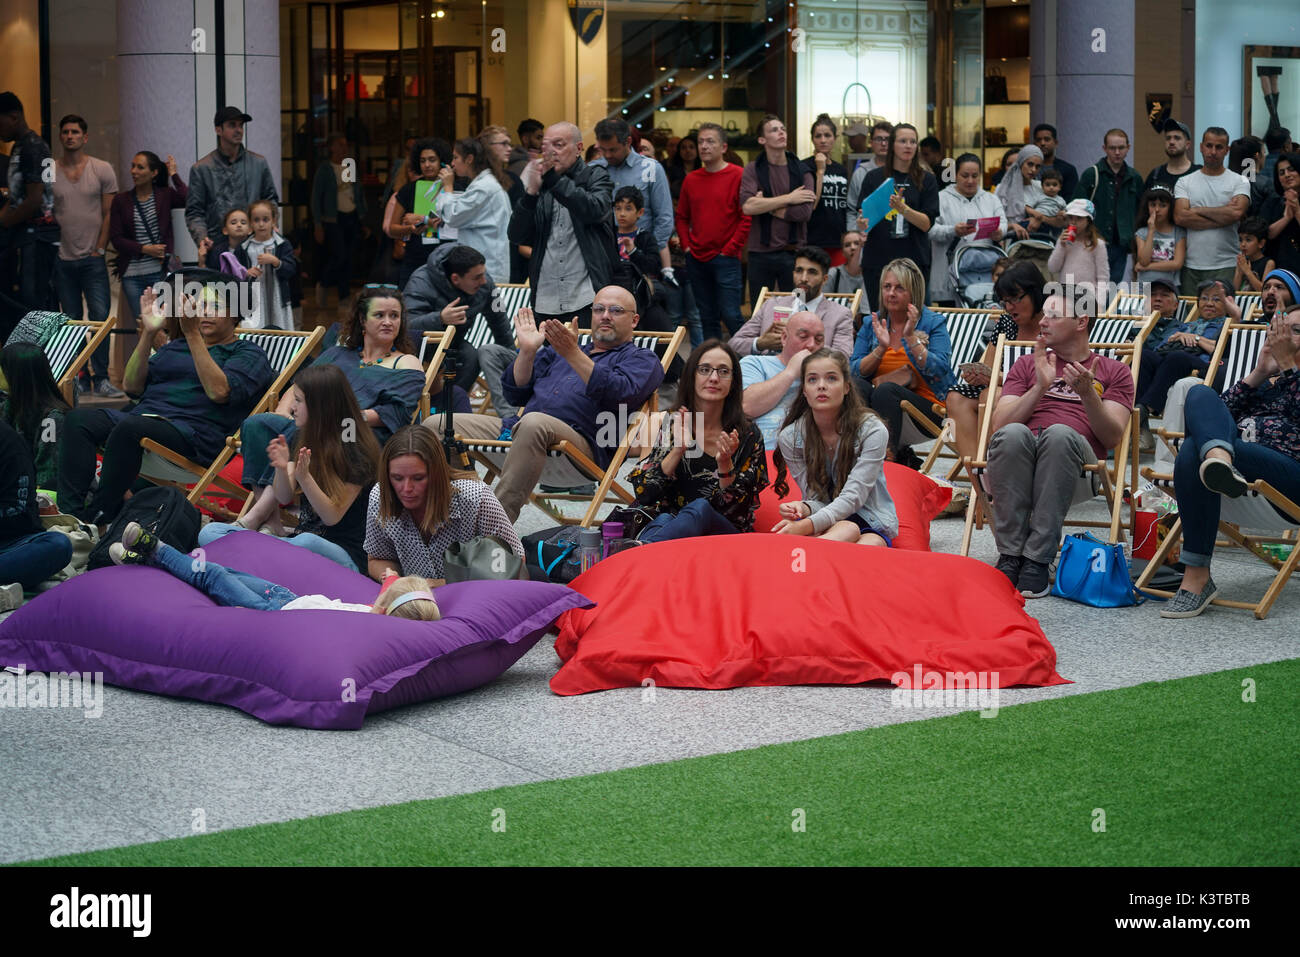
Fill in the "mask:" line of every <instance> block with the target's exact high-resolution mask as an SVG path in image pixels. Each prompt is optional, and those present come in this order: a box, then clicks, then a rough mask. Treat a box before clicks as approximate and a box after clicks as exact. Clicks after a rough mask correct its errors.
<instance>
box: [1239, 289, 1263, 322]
mask: <svg viewBox="0 0 1300 957" xmlns="http://www.w3.org/2000/svg"><path fill="white" fill-rule="evenodd" d="M1263 299H1264V297H1263V295H1261V294H1260V293H1257V292H1255V293H1246V294H1244V295H1243V294H1242V293H1237V294H1236V300H1237V305H1238V306H1240V307H1241V321H1242V322H1259V321H1261V320H1260V318H1259V316H1256V315H1253V313H1254V312H1255V311H1256V310H1258V311H1259V313H1260V315H1263V312H1264V307H1263Z"/></svg>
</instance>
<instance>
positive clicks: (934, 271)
mask: <svg viewBox="0 0 1300 957" xmlns="http://www.w3.org/2000/svg"><path fill="white" fill-rule="evenodd" d="M991 216H996V217H997V218H998V229H1000V230H1002V232H1003V234H1004V236H1005V234H1006V231H1007V215H1006V210H1005V209H1003V208H1002V200H1000V199H998V198H997V197H996V196H994V195H993V194H992V193H990V192H986V191H985V190H982V189H981V190H979V191H978V192H976V194H975V195H974V196H972V197H971V198H970V199H967V198H966V197H965V196H963V195H962V194H961V193H959V192H957V184H956V183H949V184H948V186H946V187H945V188H944V189H942V190H941V191H940V192H939V218H938V219H936V220H935V221H934V225H933V226H932V227H930V288H929V290H928V291H927V295H926V301H927V302H934V301H935V300H936V299H955V298H956V297H957V294H956V292H954V290H953V288H952V280H951V278H949V276H948V267H949V266H950V265H951V263H950V261H949V259H948V246H949V244H951V243H952V241H953V238H954V237H955V236H956V235H957V232H956V230H955V229H954V227H955V226H956V225H957V224H958V223H964V222H965V221H966V220H968V219H986V218H988V217H991ZM974 235H975V234H974V233H970V234H969V235H967V236H965V237H964V238H963V239H962V240H961V242H962V244H965V243H970V242H974V239H973V237H974Z"/></svg>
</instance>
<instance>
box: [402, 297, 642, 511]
mask: <svg viewBox="0 0 1300 957" xmlns="http://www.w3.org/2000/svg"><path fill="white" fill-rule="evenodd" d="M639 320H640V316H639V315H638V314H637V311H636V299H635V298H634V297H633V296H632V294H631V293H630V292H628V291H627V290H626V289H624V288H623V287H622V286H605V287H604V288H603V289H601V290H600V291H599V292H597V293H596V299H595V302H594V303H593V304H592V307H591V323H592V334H591V342H590V343H589V344H588V345H585V346H580V345H579V344H578V337H577V335H576V334H575V333H574V331H573V327H572V326H570V325H567V324H565V323H563V322H560V321H559V320H557V319H548V320H545V321H544V322H542V323H541V325H538V324H537V322H536V320H535V319H534V317H533V311H532V310H531V309H520V310H519V312H518V314H517V315H516V316H515V332H516V337H517V338H518V341H519V355H518V357H516V359H515V361H514V364H513V365H511V366H509V367H507V369H506V372H505V375H504V377H503V379H502V385H503V388H504V391H505V397H506V399H507V400H509V401H510V402H511V403H513V404H514V405H516V406H523V407H524V410H523V414H522V416H512V417H511V418H508V419H506V420H504V422H503V421H502V420H501V419H498V418H496V417H495V416H490V415H458V416H456V418H455V429H456V433H457V434H458V435H460V436H462V437H464V438H467V439H495V438H498V437H501V438H509V439H511V441H512V445H511V447H510V452H509V454H508V455H507V456H506V461H505V466H504V468H503V469H502V471H501V479H500V481H499V482H498V484H497V486H496V488H495V489H494V491H495V492H496V496H497V498H498V499H499V500H500V502H501V506H502V507H503V508H504V509H505V511H506V515H507V517H509V519H510V521H511V522H514V521H515V520H516V519H518V518H519V511H520V509H522V508H523V507H524V503H525V502H527V501H528V497H529V495H530V494H531V493H532V491H533V488H534V487H535V486H536V485H537V480H538V478H540V477H541V474H542V469H543V468H545V466H546V452H547V449H549V448H550V447H551V446H552V445H554V444H555V443H557V442H560V441H568V442H570V443H572V444H573V445H574V446H575V447H576V448H577V449H578V450H579V451H580V452H582V453H583V454H584V455H586V456H588V457H589V458H591V459H592V461H594V462H595V463H596V464H598V465H600V466H605V465H608V464H609V462H610V460H611V459H612V458H613V457H614V453H615V451H616V450H617V448H618V443H619V441H620V440H621V439H622V436H623V432H624V431H625V429H626V427H627V426H628V425H631V424H632V423H631V416H632V414H633V413H635V412H637V411H639V410H640V408H641V406H642V405H643V404H645V401H646V399H648V398H649V397H650V395H651V394H652V393H653V392H654V391H655V389H657V388H659V384H660V383H661V382H662V381H663V378H664V370H663V366H662V365H661V364H660V361H659V358H658V357H657V356H656V355H655V354H654V352H652V351H651V350H649V349H643V348H641V347H640V346H637V345H634V344H633V343H632V334H633V332H634V330H635V329H636V326H637V322H638V321H639ZM544 346H545V347H546V348H543V347H544ZM611 417H612V418H611ZM607 420H609V421H612V423H613V424H614V425H615V428H612V429H611V428H608V427H604V426H605V424H606V421H607ZM424 424H425V426H426V427H427V428H431V429H433V430H434V432H435V433H437V434H439V435H441V434H442V416H440V415H435V416H431V417H430V418H428V419H426V420H425V423H424ZM601 437H612V443H611V442H605V443H601V442H599V441H598V438H601Z"/></svg>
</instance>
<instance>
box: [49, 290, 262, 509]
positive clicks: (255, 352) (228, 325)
mask: <svg viewBox="0 0 1300 957" xmlns="http://www.w3.org/2000/svg"><path fill="white" fill-rule="evenodd" d="M228 280H230V277H229V276H225V275H223V274H221V273H216V272H213V271H211V270H207V269H196V270H191V271H190V272H187V273H185V274H183V275H182V274H181V273H177V274H176V280H175V287H174V288H175V289H177V290H178V291H179V290H181V289H186V291H189V289H192V288H193V286H192V284H193V283H196V282H197V283H202V294H201V295H200V296H199V298H198V299H197V300H195V299H191V298H189V297H188V296H185V297H181V296H180V295H177V296H176V299H177V300H178V302H176V303H175V304H174V305H173V304H172V303H164V302H158V303H156V297H155V291H154V289H153V288H149V289H146V290H145V293H144V296H143V297H142V298H141V300H140V317H141V322H142V323H143V325H144V332H143V334H142V335H141V336H140V338H139V341H138V343H137V345H136V349H135V352H134V353H132V355H131V358H130V359H128V360H127V364H126V373H125V375H124V376H123V378H122V385H123V387H124V388H125V390H126V393H127V394H128V395H130V396H133V397H139V401H138V402H137V403H136V404H135V406H134V407H131V408H130V411H124V410H117V409H91V408H84V409H75V410H73V411H72V412H69V413H68V416H67V419H66V420H65V422H64V426H63V435H62V436H61V437H60V439H61V441H60V446H59V508H60V509H61V510H62V511H63V512H64V513H66V514H68V515H75V516H77V517H78V518H80V519H83V520H85V521H90V522H94V523H95V524H99V525H108V524H111V523H112V521H113V519H114V518H115V517H116V516H117V513H118V511H119V510H120V509H121V508H122V496H123V495H125V494H126V491H127V490H128V489H129V488H130V487H131V485H132V484H133V483H134V482H135V479H136V476H137V475H139V473H140V462H141V459H142V458H143V455H144V452H143V450H142V449H141V448H140V440H141V439H142V438H146V437H147V438H150V439H153V440H154V441H155V442H157V443H158V444H159V445H163V446H166V447H167V448H169V449H171V450H172V451H174V452H178V453H180V454H181V455H184V456H185V457H186V458H189V459H193V460H194V461H196V462H203V463H207V462H212V461H213V460H214V459H215V458H216V457H217V455H218V454H220V452H221V449H222V447H223V446H224V445H225V442H226V438H227V437H228V436H230V435H232V434H233V433H234V432H235V431H236V430H237V429H238V428H239V424H240V423H241V422H243V421H244V419H246V418H247V417H248V414H249V413H250V412H251V411H252V409H253V406H254V405H255V404H256V402H257V400H258V399H260V398H261V397H262V395H263V394H264V393H265V392H266V390H267V389H269V388H270V386H271V382H272V381H273V380H274V379H275V373H274V371H273V370H272V369H271V364H270V362H268V361H267V358H266V353H264V352H263V351H262V350H261V349H260V348H258V346H256V345H254V344H253V343H251V342H246V341H244V340H242V339H239V338H236V336H235V326H236V325H237V324H238V322H239V316H240V315H242V314H243V311H244V310H243V308H242V307H243V306H244V305H245V304H243V303H240V302H239V299H240V298H241V297H240V295H239V288H238V284H236V283H233V282H228ZM187 287H188V288H187ZM168 315H176V316H178V318H179V321H180V331H181V335H180V337H179V338H177V339H174V340H172V341H171V342H169V343H167V345H165V346H163V347H162V348H161V349H159V350H158V351H157V352H156V353H154V355H153V356H152V357H150V355H149V350H150V347H151V345H152V343H153V341H154V337H155V335H156V334H157V333H158V332H159V331H161V330H162V329H163V328H165V327H166V324H167V318H168ZM99 448H102V449H103V450H104V465H103V468H102V470H101V471H100V476H99V488H98V489H97V490H96V492H95V494H94V497H93V498H92V499H91V500H90V503H89V504H87V503H86V496H87V494H88V493H89V491H90V483H91V480H92V479H93V478H94V476H95V451H96V450H97V449H99Z"/></svg>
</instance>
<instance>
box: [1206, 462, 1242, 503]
mask: <svg viewBox="0 0 1300 957" xmlns="http://www.w3.org/2000/svg"><path fill="white" fill-rule="evenodd" d="M1201 484H1202V485H1204V486H1205V487H1206V488H1208V489H1209V490H1210V491H1211V492H1218V493H1219V494H1220V495H1226V496H1227V497H1228V498H1241V496H1243V495H1245V494H1246V484H1247V483H1246V479H1245V477H1244V476H1243V475H1242V474H1241V473H1240V472H1238V471H1237V470H1236V468H1234V467H1233V465H1232V463H1231V462H1225V461H1223V459H1206V460H1205V461H1204V462H1202V463H1201Z"/></svg>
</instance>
